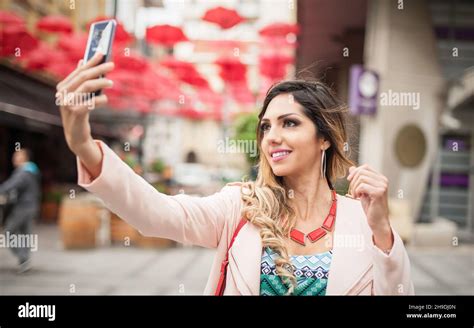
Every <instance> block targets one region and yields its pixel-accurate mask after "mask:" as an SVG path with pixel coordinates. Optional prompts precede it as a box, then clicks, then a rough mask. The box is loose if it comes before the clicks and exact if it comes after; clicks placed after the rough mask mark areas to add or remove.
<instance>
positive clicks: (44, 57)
mask: <svg viewBox="0 0 474 328" xmlns="http://www.w3.org/2000/svg"><path fill="white" fill-rule="evenodd" d="M22 60H25V61H26V69H27V70H31V71H33V70H41V69H47V67H48V65H50V64H51V63H55V62H62V61H65V60H67V59H66V58H65V54H64V53H63V52H62V51H58V50H56V49H53V48H52V47H51V46H50V45H49V44H47V43H45V42H42V41H41V42H40V43H39V45H38V47H36V48H35V49H34V50H32V51H30V52H29V53H28V54H27V55H25V56H23V58H22Z"/></svg>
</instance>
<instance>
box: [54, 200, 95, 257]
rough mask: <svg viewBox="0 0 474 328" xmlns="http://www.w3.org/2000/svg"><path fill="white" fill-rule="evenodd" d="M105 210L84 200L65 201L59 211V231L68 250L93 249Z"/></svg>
mask: <svg viewBox="0 0 474 328" xmlns="http://www.w3.org/2000/svg"><path fill="white" fill-rule="evenodd" d="M103 211H104V209H103V208H102V207H100V206H98V205H97V204H94V203H93V202H90V201H87V200H84V199H75V200H70V199H67V198H66V199H64V200H63V201H62V203H61V207H60V210H59V229H60V232H61V239H62V242H63V245H64V248H66V249H74V248H93V247H96V246H97V244H98V240H97V239H98V238H97V236H98V232H99V228H100V225H101V215H103Z"/></svg>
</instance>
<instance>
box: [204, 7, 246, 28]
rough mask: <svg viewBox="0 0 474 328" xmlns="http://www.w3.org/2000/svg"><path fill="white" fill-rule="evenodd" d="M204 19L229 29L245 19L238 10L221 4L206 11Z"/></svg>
mask: <svg viewBox="0 0 474 328" xmlns="http://www.w3.org/2000/svg"><path fill="white" fill-rule="evenodd" d="M202 19H203V20H204V21H206V22H210V23H214V24H217V25H219V26H220V27H221V28H222V29H229V28H231V27H234V26H235V25H237V24H240V23H241V22H243V21H244V20H245V19H244V18H243V17H242V16H240V15H239V13H238V12H237V11H236V10H234V9H228V8H224V7H221V6H219V7H215V8H212V9H209V10H208V11H206V13H205V14H204V16H203V17H202Z"/></svg>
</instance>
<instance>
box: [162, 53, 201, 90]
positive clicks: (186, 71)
mask: <svg viewBox="0 0 474 328" xmlns="http://www.w3.org/2000/svg"><path fill="white" fill-rule="evenodd" d="M160 65H163V66H165V67H167V68H169V69H171V70H172V71H173V73H174V74H175V75H176V77H177V78H178V79H179V80H181V81H183V82H185V83H188V84H190V85H193V86H196V87H200V88H209V83H208V82H207V80H206V79H205V78H204V77H202V75H201V74H200V73H199V72H198V70H197V69H196V67H194V65H193V64H191V63H189V62H185V61H181V60H177V59H175V58H174V57H168V58H165V59H163V60H162V61H160Z"/></svg>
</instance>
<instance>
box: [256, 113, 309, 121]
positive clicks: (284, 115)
mask: <svg viewBox="0 0 474 328" xmlns="http://www.w3.org/2000/svg"><path fill="white" fill-rule="evenodd" d="M290 115H298V116H300V115H299V114H297V113H286V114H283V115H280V116H278V117H277V120H281V119H282V118H285V117H287V116H290ZM263 121H269V119H268V118H262V122H263Z"/></svg>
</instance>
